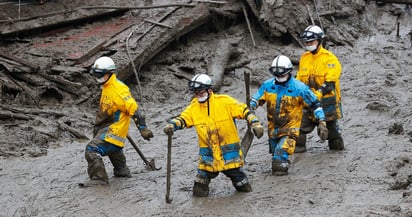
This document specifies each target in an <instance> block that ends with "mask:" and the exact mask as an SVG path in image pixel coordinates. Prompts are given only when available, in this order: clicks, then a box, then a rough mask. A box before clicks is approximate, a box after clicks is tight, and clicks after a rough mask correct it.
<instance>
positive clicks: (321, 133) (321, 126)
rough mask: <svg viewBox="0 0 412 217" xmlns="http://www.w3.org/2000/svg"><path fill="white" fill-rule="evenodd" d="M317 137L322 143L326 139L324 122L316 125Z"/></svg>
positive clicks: (326, 132) (326, 130)
mask: <svg viewBox="0 0 412 217" xmlns="http://www.w3.org/2000/svg"><path fill="white" fill-rule="evenodd" d="M318 136H319V138H320V140H321V141H322V142H324V141H325V140H327V139H328V128H326V122H325V121H319V124H318Z"/></svg>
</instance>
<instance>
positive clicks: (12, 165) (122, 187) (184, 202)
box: [0, 2, 412, 217]
mask: <svg viewBox="0 0 412 217" xmlns="http://www.w3.org/2000/svg"><path fill="white" fill-rule="evenodd" d="M365 7H366V10H365V11H366V13H365V14H364V19H365V22H367V23H368V24H369V26H370V28H371V29H372V30H373V31H372V32H371V33H369V34H367V35H365V36H361V37H359V39H357V40H356V41H355V42H354V43H353V46H350V45H345V46H330V47H329V49H330V50H331V51H333V52H334V53H335V54H336V55H337V56H338V57H339V59H340V60H341V63H342V66H343V74H342V77H341V80H342V82H341V85H342V87H341V88H342V98H343V109H344V118H343V120H342V121H341V122H340V125H341V127H342V131H343V135H344V140H345V143H346V149H345V150H344V151H342V152H331V151H329V150H328V149H327V145H326V144H325V143H320V142H319V140H318V137H317V135H315V134H311V135H310V139H309V144H308V152H307V153H304V154H296V155H293V156H292V167H291V169H290V174H289V175H288V176H285V177H274V176H272V175H271V173H270V166H271V165H270V159H271V158H270V154H269V153H268V147H267V141H266V140H267V137H266V135H265V136H264V137H263V138H261V139H255V140H254V141H255V142H254V145H253V146H252V148H251V150H250V152H249V155H248V162H247V165H246V167H245V170H246V173H247V174H248V176H249V178H250V180H251V183H252V187H253V189H254V191H253V192H251V193H248V194H243V193H237V192H235V189H234V188H233V187H232V186H231V184H230V181H229V179H228V178H226V177H224V175H220V176H218V177H217V178H216V179H214V180H213V181H212V183H211V185H210V188H211V192H210V194H211V195H210V197H209V198H193V197H192V195H191V187H192V183H193V178H194V175H195V169H196V165H197V162H196V161H197V145H196V135H195V132H194V130H193V129H186V130H184V131H178V132H176V133H175V134H174V136H173V155H172V158H173V160H172V170H173V173H172V186H171V197H172V199H173V201H172V203H171V204H167V203H165V189H166V188H165V183H166V142H167V138H166V136H165V135H164V134H163V132H162V127H163V126H164V124H165V120H166V119H167V118H169V117H171V116H174V115H177V114H179V112H180V111H181V110H182V109H183V108H184V106H185V105H186V104H187V102H188V101H189V99H190V97H191V96H190V94H189V93H188V92H187V90H186V85H187V81H186V80H185V79H181V78H180V79H179V78H177V77H176V76H175V75H174V74H173V73H175V72H176V69H179V68H182V67H183V68H184V69H191V68H193V69H194V70H195V72H206V71H205V70H206V69H207V64H208V60H209V59H210V57H211V54H212V53H213V51H214V49H215V46H216V42H217V41H219V39H224V38H231V37H235V36H241V37H243V39H242V41H241V43H239V46H238V50H239V51H240V53H241V55H239V56H237V57H236V58H234V59H232V60H231V62H230V63H231V64H233V65H236V63H244V62H247V63H248V64H247V66H248V67H249V68H251V69H252V84H253V85H252V86H251V89H252V92H253V91H255V90H256V89H257V88H258V86H259V84H260V83H261V82H262V81H263V80H265V79H267V78H269V77H270V75H269V73H268V72H267V67H268V66H269V64H270V62H271V61H272V59H273V57H274V56H276V55H277V54H278V53H284V54H286V55H289V56H291V57H292V59H294V60H297V59H298V58H299V56H300V54H301V52H303V50H302V49H301V48H300V47H299V46H297V45H295V44H294V43H291V44H289V45H285V44H282V43H281V42H279V41H275V42H274V41H273V40H268V39H267V35H266V34H263V33H261V32H260V31H256V32H255V39H256V41H257V47H253V46H252V42H251V40H250V38H249V32H248V29H247V26H246V24H245V23H236V24H235V25H233V26H232V27H230V28H229V29H227V30H225V31H221V32H214V33H210V32H207V31H204V30H197V31H195V32H193V33H191V34H189V35H188V36H187V38H185V40H184V43H175V44H173V45H171V46H169V47H168V48H167V49H166V50H165V51H164V52H161V53H160V54H159V55H157V56H156V57H155V58H154V59H153V60H152V61H150V62H149V63H148V64H147V65H146V66H145V67H143V68H142V69H141V74H142V79H141V82H142V86H143V100H142V101H141V102H140V104H141V106H142V108H143V109H144V110H145V112H146V114H147V119H148V124H149V126H150V127H151V128H152V130H153V131H154V134H155V138H153V139H152V140H151V141H150V142H147V141H144V140H143V139H142V138H141V137H140V136H139V134H138V132H137V131H136V129H135V128H134V127H131V129H130V134H131V135H132V136H133V138H134V139H135V141H136V142H137V143H138V144H139V147H140V148H141V149H142V151H143V153H145V155H146V156H147V157H148V158H154V159H155V162H156V165H157V166H158V167H162V169H161V170H159V171H150V170H147V169H146V168H145V167H144V165H143V163H142V160H141V159H140V158H139V156H138V155H137V153H136V152H135V151H134V149H133V147H132V146H130V145H126V148H125V152H126V156H127V158H128V164H129V166H130V168H131V170H132V173H133V174H132V177H131V178H128V179H123V178H114V177H111V176H112V174H113V173H112V167H111V164H110V163H109V162H108V159H105V162H106V168H107V171H108V173H109V176H110V177H111V178H110V187H108V188H103V187H97V188H87V189H80V188H78V187H77V183H78V182H81V181H84V180H86V179H87V173H86V161H85V159H84V155H83V149H84V146H85V143H86V141H79V140H77V139H75V138H73V137H72V136H70V135H64V134H63V135H62V134H59V135H60V136H59V137H58V139H56V140H55V141H47V140H44V141H43V142H41V141H40V142H39V141H38V142H37V143H36V144H42V143H43V144H46V146H45V147H44V148H43V149H42V150H43V153H42V154H39V157H32V156H30V155H28V154H23V156H21V157H16V156H15V155H18V154H16V153H27V152H25V151H27V150H34V152H33V153H39V152H37V151H36V150H37V149H41V147H40V146H32V145H31V144H32V142H30V141H33V140H35V139H38V140H39V139H40V138H42V137H41V136H40V135H46V136H50V134H51V132H53V131H50V130H51V129H50V126H52V124H55V121H56V120H60V119H59V118H58V117H55V118H50V120H49V121H50V123H49V122H45V121H44V118H41V121H36V120H34V121H18V122H17V124H16V122H13V121H10V120H7V122H5V121H4V120H1V121H2V122H1V126H0V127H1V131H2V136H3V137H5V138H10V137H13V138H14V137H16V138H19V139H18V140H17V141H22V140H20V138H25V139H24V141H26V143H24V144H23V143H22V142H18V143H15V144H14V145H15V146H13V143H10V145H9V147H6V148H7V152H6V153H10V155H11V156H12V157H10V155H7V154H6V155H5V154H2V157H1V158H0V161H1V163H0V188H1V189H2V191H1V192H0V206H1V208H2V210H3V211H2V212H1V213H0V216H5V217H6V216H7V217H8V216H251V215H252V216H404V217H406V216H412V208H411V207H412V186H411V183H412V178H411V177H412V154H411V153H412V120H411V118H412V113H411V110H412V95H411V94H410V89H411V87H412V86H411V85H410V83H409V82H410V80H411V79H412V67H411V66H412V49H411V46H412V44H411V38H410V31H411V29H410V28H411V26H412V12H411V10H410V8H405V7H404V6H403V5H385V6H377V5H376V4H374V3H372V2H371V3H369V4H365ZM394 8H395V9H396V11H402V13H401V14H400V16H398V15H396V14H395V15H394V13H393V11H394ZM375 20H377V22H376V21H375ZM396 22H400V36H399V37H397V36H396V25H394V24H395V23H396ZM330 28H333V25H331V26H330ZM243 70H246V68H239V67H234V68H233V70H229V71H227V73H226V75H225V78H224V84H225V85H224V86H223V87H222V89H221V90H220V92H221V93H227V94H230V95H232V96H235V97H237V98H238V99H240V100H244V94H245V92H244V85H243ZM189 73H192V72H191V71H189ZM129 85H130V87H131V89H132V90H133V92H134V94H135V95H136V96H137V95H138V94H137V93H136V92H135V89H136V84H135V83H133V82H130V83H129ZM50 109H53V110H58V111H60V112H61V113H65V114H68V116H69V117H76V116H77V117H79V120H82V121H80V122H79V123H80V124H79V123H74V125H73V126H75V127H78V128H80V129H84V131H83V132H84V133H85V134H86V135H87V136H88V137H91V128H89V127H90V126H91V121H92V119H93V116H94V109H95V106H94V105H93V104H90V105H88V106H83V107H80V108H78V107H76V106H68V105H64V106H62V105H56V106H51V108H50ZM257 114H258V115H259V117H261V119H262V120H263V122H265V123H266V120H265V111H264V109H263V108H260V109H258V110H257ZM239 124H240V129H239V130H240V131H241V133H240V134H241V135H243V132H244V131H245V125H244V123H243V122H241V123H239ZM18 125H24V126H25V128H23V129H25V130H26V131H20V130H19V131H17V130H15V129H16V128H17V127H18ZM19 129H20V128H19ZM33 129H36V130H33ZM34 132H37V134H35V133H34ZM50 143H52V145H50ZM13 147H21V148H26V150H25V151H21V150H14V151H13ZM3 148H4V147H3ZM2 150H4V149H2ZM13 153H14V155H13ZM40 153H41V152H40ZM33 156H37V155H33Z"/></svg>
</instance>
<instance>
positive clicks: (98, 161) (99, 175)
mask: <svg viewBox="0 0 412 217" xmlns="http://www.w3.org/2000/svg"><path fill="white" fill-rule="evenodd" d="M85 157H86V160H87V163H88V165H87V173H88V174H89V177H90V179H91V180H103V181H104V182H106V183H109V177H108V176H107V173H106V168H105V166H104V162H103V159H102V157H101V155H100V154H99V153H95V152H89V151H86V153H85Z"/></svg>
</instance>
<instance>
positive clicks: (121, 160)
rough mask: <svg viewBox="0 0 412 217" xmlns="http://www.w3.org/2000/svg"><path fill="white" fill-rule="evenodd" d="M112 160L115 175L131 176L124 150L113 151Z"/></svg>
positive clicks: (110, 157)
mask: <svg viewBox="0 0 412 217" xmlns="http://www.w3.org/2000/svg"><path fill="white" fill-rule="evenodd" d="M109 159H110V162H112V164H113V175H114V176H115V177H130V176H131V175H130V169H129V167H128V166H127V165H126V156H125V155H124V153H123V151H118V152H114V153H111V154H110V155H109Z"/></svg>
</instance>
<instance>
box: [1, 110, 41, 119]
mask: <svg viewBox="0 0 412 217" xmlns="http://www.w3.org/2000/svg"><path fill="white" fill-rule="evenodd" d="M0 119H1V120H7V119H19V120H31V119H33V118H31V117H29V116H27V115H22V114H16V113H13V112H5V111H0Z"/></svg>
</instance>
